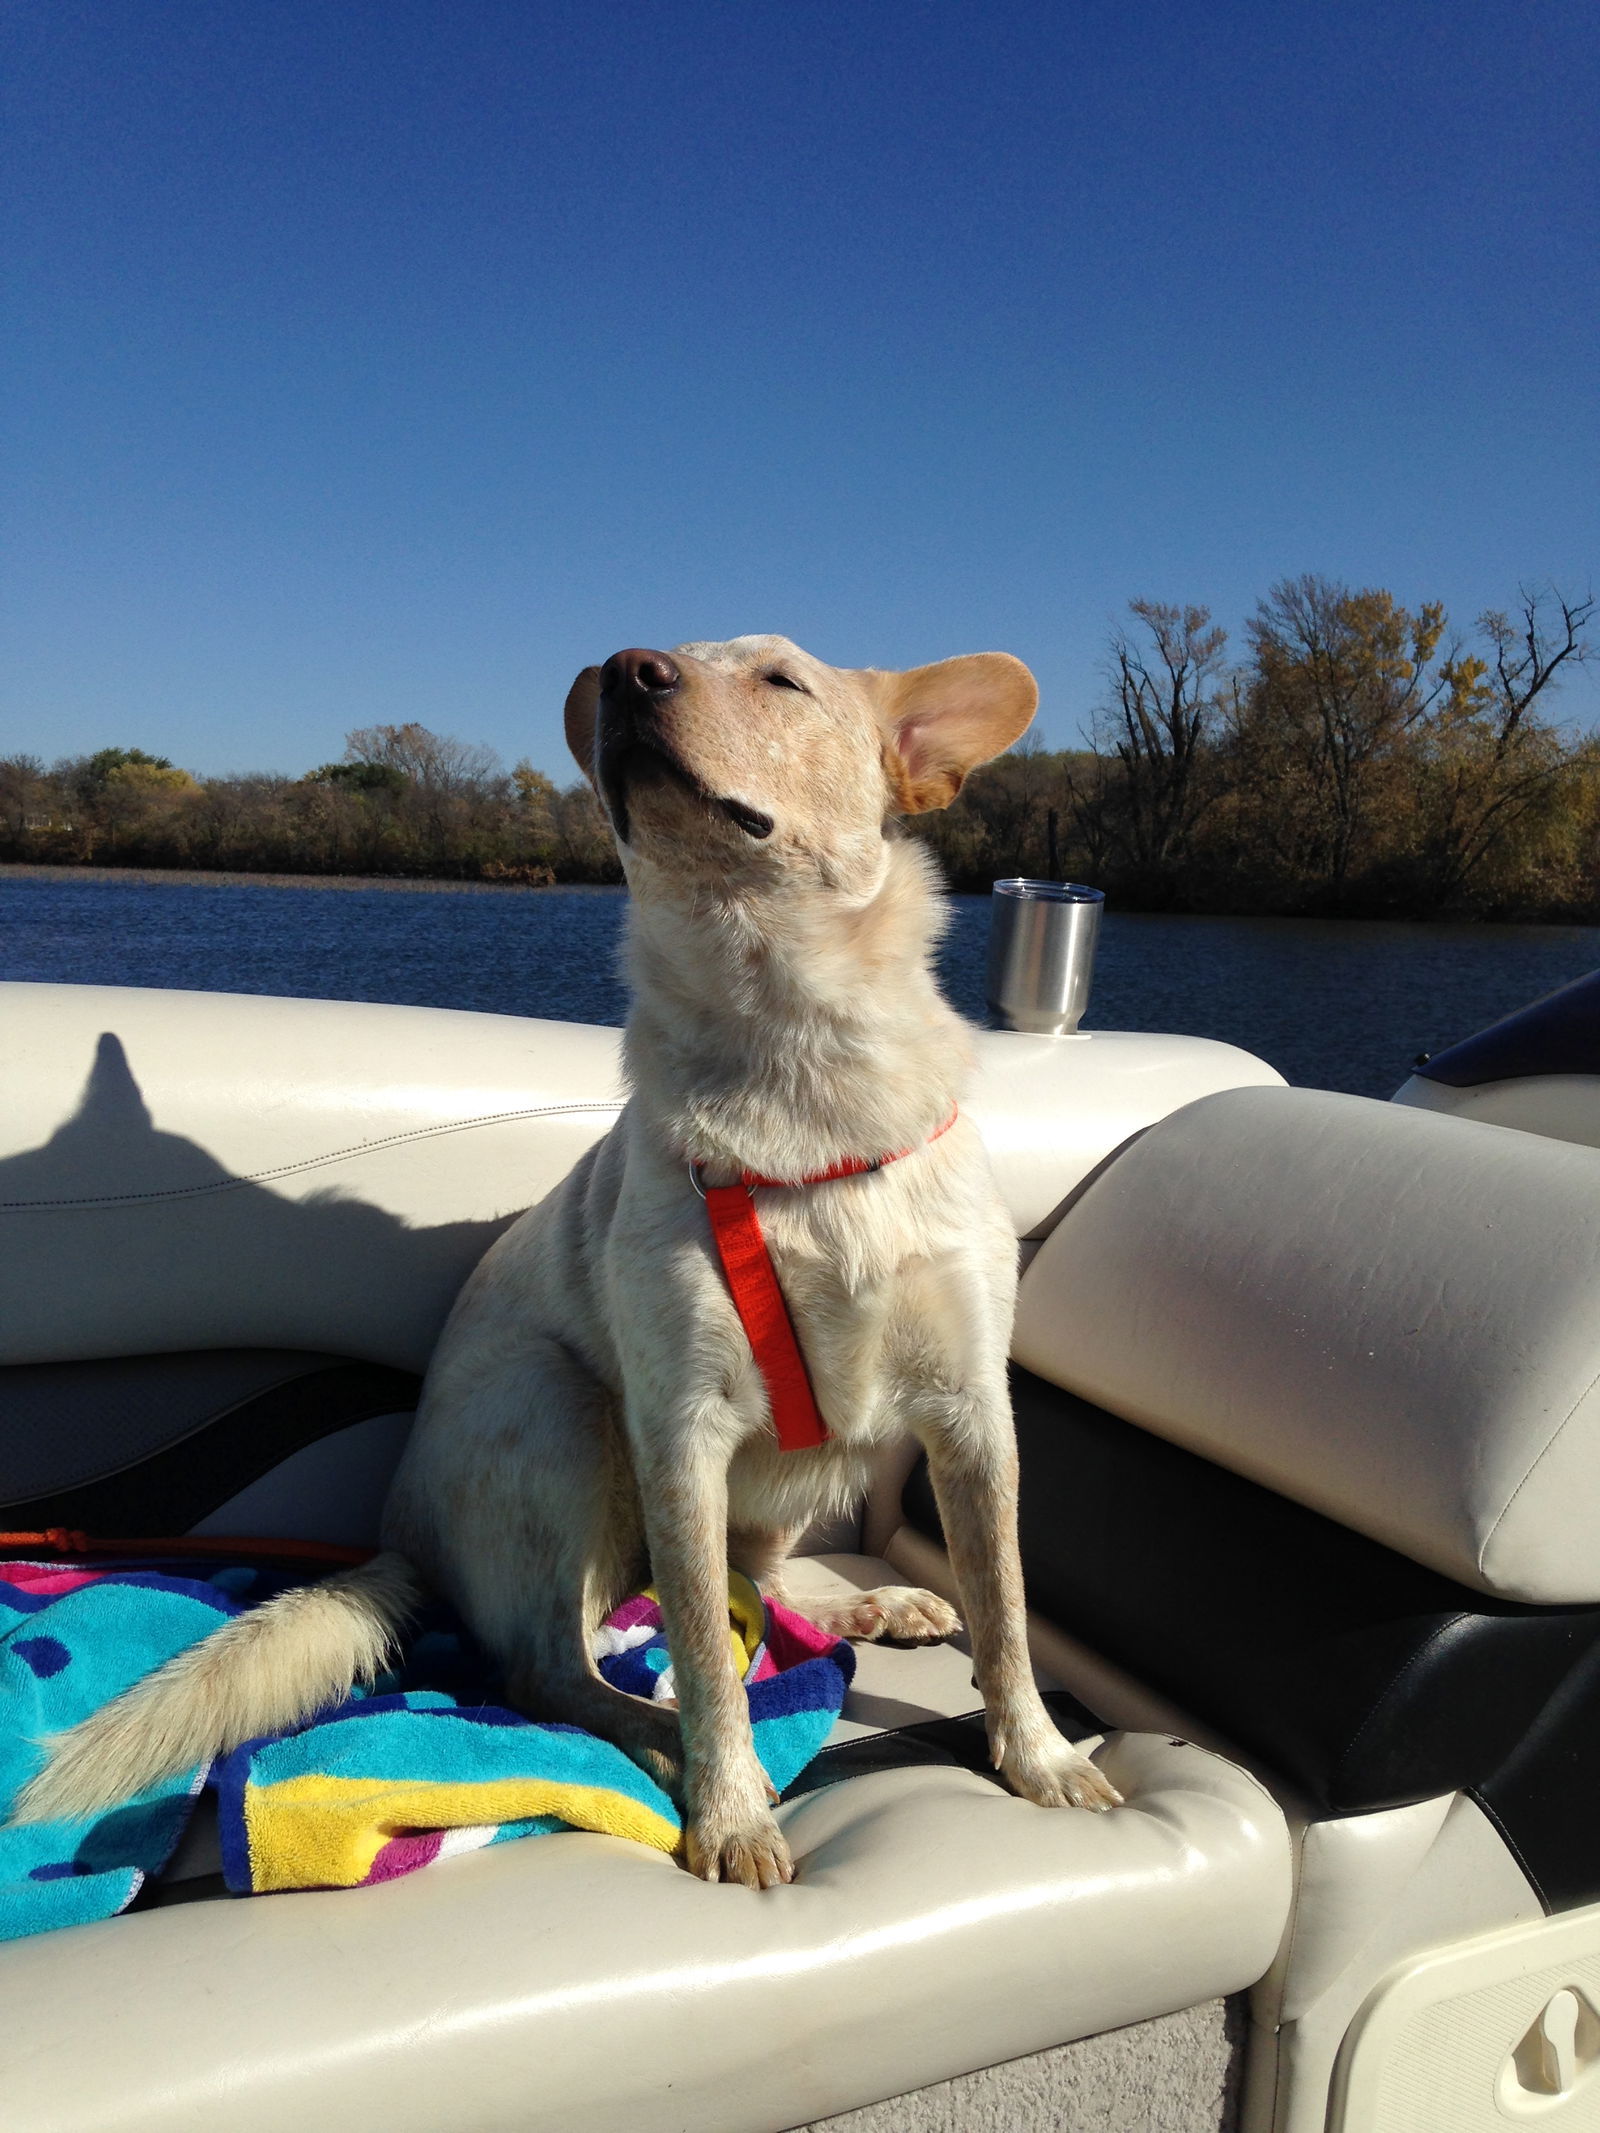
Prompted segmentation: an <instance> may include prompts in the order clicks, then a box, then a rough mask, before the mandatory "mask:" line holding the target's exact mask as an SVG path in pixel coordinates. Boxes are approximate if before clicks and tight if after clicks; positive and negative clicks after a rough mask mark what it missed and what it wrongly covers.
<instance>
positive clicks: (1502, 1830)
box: [1463, 1780, 1555, 1918]
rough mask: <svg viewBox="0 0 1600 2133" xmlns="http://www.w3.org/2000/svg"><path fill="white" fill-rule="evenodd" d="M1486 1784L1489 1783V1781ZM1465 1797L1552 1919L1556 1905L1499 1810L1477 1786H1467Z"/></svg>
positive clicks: (1546, 1914) (1547, 1915)
mask: <svg viewBox="0 0 1600 2133" xmlns="http://www.w3.org/2000/svg"><path fill="white" fill-rule="evenodd" d="M1485 1782H1487V1780H1486V1781H1485ZM1463 1797H1464V1798H1465V1799H1469V1800H1470V1801H1471V1802H1472V1804H1473V1806H1474V1807H1476V1808H1477V1810H1478V1812H1479V1813H1480V1814H1481V1815H1482V1816H1483V1817H1484V1819H1485V1820H1486V1821H1487V1822H1488V1823H1489V1824H1490V1826H1491V1827H1492V1828H1493V1830H1494V1831H1495V1834H1496V1835H1497V1836H1498V1837H1499V1839H1500V1842H1501V1843H1502V1844H1503V1845H1504V1846H1505V1848H1506V1850H1507V1851H1508V1852H1509V1853H1510V1854H1511V1856H1512V1858H1513V1859H1515V1861H1516V1862H1517V1865H1518V1866H1519V1867H1520V1868H1521V1869H1522V1875H1523V1879H1524V1880H1525V1881H1526V1882H1527V1884H1528V1886H1529V1888H1530V1889H1532V1891H1533V1893H1534V1894H1535V1896H1537V1897H1538V1899H1539V1901H1540V1903H1542V1904H1543V1906H1544V1910H1545V1916H1546V1917H1547V1918H1548V1917H1552V1916H1553V1915H1554V1913H1555V1905H1554V1904H1553V1903H1552V1902H1551V1901H1550V1898H1549V1897H1548V1896H1547V1895H1546V1894H1545V1888H1544V1883H1543V1882H1542V1881H1541V1880H1540V1879H1539V1877H1538V1875H1537V1874H1536V1873H1535V1872H1534V1871H1533V1868H1532V1867H1531V1866H1530V1865H1529V1864H1528V1862H1527V1860H1526V1859H1525V1858H1524V1857H1523V1854H1522V1847H1521V1846H1520V1845H1519V1844H1518V1842H1517V1840H1516V1838H1515V1837H1514V1836H1512V1834H1511V1832H1510V1830H1509V1829H1508V1828H1507V1827H1506V1824H1505V1819H1504V1817H1503V1816H1502V1815H1501V1813H1500V1811H1499V1809H1498V1808H1497V1807H1495V1806H1494V1804H1493V1803H1492V1802H1491V1801H1489V1800H1486V1799H1485V1798H1484V1796H1483V1794H1482V1792H1481V1791H1480V1790H1479V1789H1478V1787H1477V1786H1476V1785H1469V1786H1467V1787H1466V1788H1465V1790H1464V1793H1463Z"/></svg>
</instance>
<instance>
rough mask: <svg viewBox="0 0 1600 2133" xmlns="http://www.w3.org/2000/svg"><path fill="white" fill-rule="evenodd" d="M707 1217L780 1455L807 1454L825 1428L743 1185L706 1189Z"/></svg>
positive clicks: (822, 1441) (821, 1438)
mask: <svg viewBox="0 0 1600 2133" xmlns="http://www.w3.org/2000/svg"><path fill="white" fill-rule="evenodd" d="M705 1196H706V1212H707V1214H708V1215H710V1217H711V1235H712V1237H713V1238H714V1240H715V1242H716V1247H717V1256H718V1258H719V1259H720V1260H721V1261H722V1271H723V1273H724V1274H726V1275H727V1277H728V1289H729V1292H730V1293H731V1295H732V1297H733V1308H734V1309H735V1310H736V1311H737V1312H738V1314H739V1323H740V1324H741V1325H742V1326H743V1327H744V1330H745V1336H746V1338H747V1339H748V1340H749V1343H750V1351H751V1353H752V1354H753V1355H754V1357H755V1359H756V1368H757V1369H758V1370H759V1371H760V1373H761V1378H762V1382H763V1383H764V1384H765V1386H766V1388H767V1402H768V1405H769V1406H770V1407H771V1409H772V1426H773V1428H774V1429H775V1430H776V1431H777V1433H778V1449H779V1450H780V1451H783V1452H803V1451H808V1450H809V1449H810V1448H811V1447H812V1446H813V1445H816V1444H825V1443H826V1442H827V1438H828V1425H827V1423H826V1422H824V1421H823V1419H822V1416H821V1415H820V1414H819V1413H818V1411H817V1401H816V1395H815V1394H814V1393H813V1392H812V1390H811V1378H810V1375H809V1373H808V1372H807V1370H806V1359H805V1357H804V1356H803V1355H802V1354H801V1353H800V1343H799V1341H798V1340H797V1339H796V1338H795V1331H794V1321H793V1320H792V1319H791V1318H790V1316H789V1306H788V1305H787V1304H786V1303H785V1302H784V1300H783V1291H782V1289H780V1288H779V1286H778V1276H777V1271H776V1269H775V1268H774V1266H773V1264H772V1254H771V1253H770V1252H769V1251H768V1250H767V1240H766V1238H765V1237H763V1236H762V1234H761V1218H760V1216H759V1215H758V1214H757V1213H756V1203H755V1201H754V1200H752V1199H751V1197H750V1193H749V1190H748V1188H747V1187H745V1186H743V1185H708V1186H706V1187H705Z"/></svg>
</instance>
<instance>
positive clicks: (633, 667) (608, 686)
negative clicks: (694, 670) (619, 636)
mask: <svg viewBox="0 0 1600 2133" xmlns="http://www.w3.org/2000/svg"><path fill="white" fill-rule="evenodd" d="M682 679H683V675H682V674H681V673H680V672H679V670H678V663H677V661H676V660H675V659H670V658H669V657H668V656H667V654H666V653H665V652H647V651H641V650H640V648H639V647H638V646H637V645H635V646H633V648H632V649H631V650H629V651H626V652H613V653H612V655H611V657H610V658H609V659H608V660H607V661H606V663H605V665H604V666H603V667H602V668H601V669H600V694H601V695H602V696H610V697H621V698H623V699H624V700H626V699H627V698H629V697H632V698H634V699H635V700H636V701H637V699H638V698H640V697H654V696H668V695H670V694H671V692H672V691H673V690H674V689H675V688H676V687H677V686H678V684H679V682H680V681H682Z"/></svg>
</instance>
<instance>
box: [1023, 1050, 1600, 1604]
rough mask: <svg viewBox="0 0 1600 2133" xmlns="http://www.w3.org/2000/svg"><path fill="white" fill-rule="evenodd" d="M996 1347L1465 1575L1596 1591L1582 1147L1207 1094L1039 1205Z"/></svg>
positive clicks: (1363, 1107)
mask: <svg viewBox="0 0 1600 2133" xmlns="http://www.w3.org/2000/svg"><path fill="white" fill-rule="evenodd" d="M1013 1355H1014V1358H1015V1360H1016V1361H1017V1362H1018V1363H1020V1364H1021V1365H1023V1366H1024V1367H1025V1368H1026V1369H1028V1370H1030V1371H1032V1372H1034V1373H1036V1374H1037V1375H1038V1376H1040V1377H1043V1378H1046V1379H1048V1380H1050V1381H1051V1382H1052V1383H1054V1384H1056V1385H1059V1386H1062V1387H1064V1388H1065V1389H1067V1390H1068V1391H1070V1392H1073V1393H1076V1394H1078V1395H1080V1396H1082V1397H1083V1398H1085V1399H1088V1400H1091V1401H1093V1402H1094V1403H1096V1405H1097V1406H1099V1407H1102V1408H1105V1409H1108V1410H1109V1411H1110V1412H1111V1413H1112V1414H1114V1415H1118V1416H1121V1417H1122V1418H1123V1419H1124V1420H1126V1421H1129V1422H1135V1423H1138V1424H1141V1425H1142V1426H1143V1427H1144V1428H1146V1429H1149V1430H1152V1431H1154V1432H1155V1433H1157V1434H1158V1435H1160V1436H1164V1437H1167V1438H1169V1439H1170V1440H1171V1441H1172V1442H1174V1443H1176V1444H1179V1445H1183V1446H1185V1447H1187V1448H1188V1449H1189V1450H1191V1451H1194V1452H1198V1453H1200V1454H1202V1455H1203V1456H1205V1457H1206V1458H1208V1459H1210V1460H1213V1461H1215V1462H1217V1463H1218V1464H1220V1465H1222V1466H1225V1467H1230V1468H1232V1469H1233V1470H1234V1471H1236V1472H1237V1473H1240V1474H1243V1475H1245V1476H1247V1477H1249V1478H1250V1479H1252V1480H1255V1481H1258V1482H1262V1483H1265V1484H1266V1485H1267V1486H1268V1487H1269V1488H1272V1489H1275V1490H1277V1491H1278V1492H1279V1493H1280V1494H1282V1495H1284V1496H1287V1497H1290V1498H1293V1499H1295V1500H1297V1501H1299V1502H1300V1503H1303V1504H1306V1505H1309V1506H1310V1507H1311V1508H1312V1509H1314V1510H1317V1511H1321V1512H1323V1513H1324V1514H1326V1515H1327V1516H1329V1517H1331V1518H1334V1519H1337V1520H1339V1521H1341V1522H1342V1523H1343V1524H1345V1525H1347V1526H1349V1527H1352V1528H1354V1529H1355V1530H1356V1531H1358V1532H1360V1533H1364V1534H1367V1535H1368V1536H1370V1537H1371V1538H1373V1539H1375V1540H1378V1541H1381V1542H1383V1543H1384V1544H1385V1545H1386V1546H1388V1547H1390V1548H1392V1549H1395V1550H1397V1551H1399V1552H1400V1553H1401V1554H1404V1555H1408V1556H1410V1557H1411V1558H1413V1560H1415V1561H1416V1562H1419V1563H1422V1564H1426V1565H1428V1566H1429V1567H1431V1568H1433V1569H1435V1570H1438V1571H1442V1572H1443V1573H1444V1574H1445V1575H1446V1576H1448V1577H1450V1578H1454V1579H1457V1580H1459V1581H1460V1582H1461V1583H1463V1584H1465V1585H1468V1586H1471V1587H1473V1588H1474V1589H1476V1590H1478V1591H1481V1592H1485V1593H1490V1594H1494V1595H1497V1596H1499V1597H1500V1598H1502V1599H1508V1600H1517V1601H1524V1602H1533V1603H1537V1604H1548V1605H1575V1604H1586V1603H1592V1602H1595V1601H1600V1150H1591V1149H1585V1148H1575V1147H1573V1146H1571V1145H1569V1144H1567V1143H1562V1142H1554V1141H1549V1140H1545V1139H1542V1138H1540V1137H1538V1136H1535V1135H1533V1134H1527V1133H1519V1132H1513V1131H1511V1130H1509V1129H1507V1128H1502V1127H1495V1126H1485V1125H1480V1124H1476V1123H1469V1122H1467V1121H1465V1120H1461V1119H1455V1118H1447V1117H1443V1116H1438V1115H1435V1114H1432V1113H1429V1112H1423V1111H1417V1110H1411V1109H1408V1108H1404V1107H1400V1106H1394V1105H1388V1104H1382V1103H1375V1102H1372V1101H1370V1100H1368V1099H1366V1098H1363V1097H1355V1096H1339V1095H1331V1094H1327V1093H1324V1092H1320V1091H1316V1090H1308V1089H1288V1088H1277V1089H1271V1088H1254V1089H1250V1088H1246V1089H1235V1090H1230V1091H1225V1092H1223V1093H1221V1094H1217V1095H1212V1096H1207V1097H1205V1098H1203V1099H1201V1100H1200V1101H1199V1102H1196V1103H1192V1104H1189V1105H1186V1106H1185V1107H1184V1108H1182V1109H1181V1110H1178V1111H1175V1112H1173V1113H1172V1114H1171V1115H1170V1116H1168V1117H1166V1118H1165V1119H1162V1120H1161V1121H1159V1122H1158V1123H1157V1124H1155V1125H1154V1126H1152V1127H1151V1128H1150V1130H1149V1131H1148V1132H1147V1133H1145V1134H1144V1135H1142V1136H1141V1137H1140V1138H1139V1139H1138V1140H1137V1141H1136V1142H1134V1143H1133V1144H1132V1145H1131V1146H1129V1147H1128V1148H1126V1149H1125V1150H1124V1151H1123V1152H1122V1153H1121V1154H1120V1155H1119V1156H1118V1157H1117V1158H1116V1160H1115V1161H1113V1162H1112V1163H1110V1164H1109V1165H1107V1166H1106V1167H1105V1168H1104V1169H1103V1170H1102V1171H1101V1173H1100V1174H1099V1175H1098V1176H1097V1177H1095V1178H1094V1179H1093V1180H1092V1181H1091V1182H1090V1183H1089V1184H1088V1186H1087V1187H1086V1189H1085V1190H1084V1191H1083V1193H1082V1194H1081V1195H1080V1197H1079V1198H1078V1200H1077V1202H1076V1204H1075V1205H1073V1206H1072V1207H1071V1209H1070V1210H1069V1211H1068V1212H1067V1214H1066V1215H1065V1216H1064V1217H1063V1218H1062V1220H1061V1221H1060V1222H1059V1223H1058V1224H1057V1225H1056V1227H1055V1229H1054V1230H1053V1232H1052V1233H1051V1235H1050V1236H1049V1237H1048V1238H1047V1239H1046V1241H1045V1242H1044V1243H1043V1245H1042V1246H1041V1247H1040V1249H1039V1252H1038V1254H1037V1256H1036V1257H1035V1259H1034V1261H1033V1263H1032V1265H1031V1266H1030V1267H1029V1269H1028V1271H1027V1273H1026V1275H1025V1276H1024V1278H1023V1283H1022V1291H1021V1296H1020V1299H1019V1306H1018V1313H1017V1321H1016V1329H1015V1338H1014V1345H1013Z"/></svg>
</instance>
